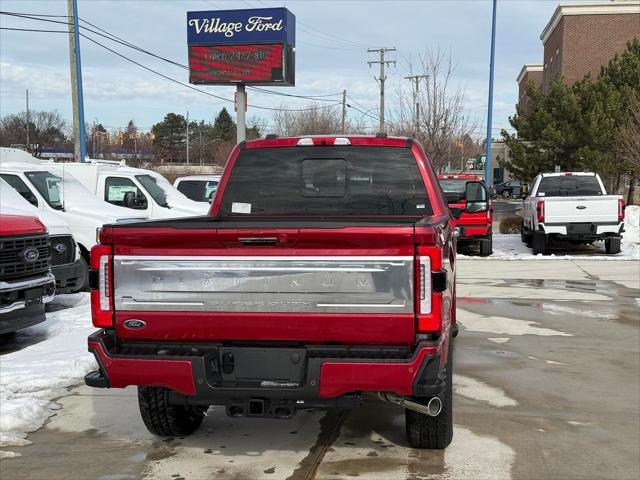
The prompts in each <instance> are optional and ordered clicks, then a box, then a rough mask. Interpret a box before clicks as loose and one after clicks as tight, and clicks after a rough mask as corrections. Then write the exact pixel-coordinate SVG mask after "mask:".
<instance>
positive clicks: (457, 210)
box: [449, 208, 462, 220]
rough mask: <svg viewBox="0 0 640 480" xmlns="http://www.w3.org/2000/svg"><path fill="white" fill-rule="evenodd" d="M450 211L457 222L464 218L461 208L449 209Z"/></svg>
mask: <svg viewBox="0 0 640 480" xmlns="http://www.w3.org/2000/svg"><path fill="white" fill-rule="evenodd" d="M449 211H450V212H451V216H452V217H453V218H455V219H456V220H459V219H460V217H461V216H462V209H461V208H449Z"/></svg>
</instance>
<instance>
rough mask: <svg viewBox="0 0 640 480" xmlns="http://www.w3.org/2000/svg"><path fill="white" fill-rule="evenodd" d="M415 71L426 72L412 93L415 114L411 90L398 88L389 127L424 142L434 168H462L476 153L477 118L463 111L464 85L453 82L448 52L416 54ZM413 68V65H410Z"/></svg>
mask: <svg viewBox="0 0 640 480" xmlns="http://www.w3.org/2000/svg"><path fill="white" fill-rule="evenodd" d="M419 58H420V63H419V73H420V74H421V75H427V78H426V79H424V80H423V81H422V82H421V83H420V87H421V88H420V90H419V93H418V95H417V97H415V99H416V100H417V103H418V105H419V114H418V121H417V122H416V118H415V110H416V107H415V103H414V94H413V92H412V93H409V94H407V92H406V90H404V89H401V90H400V91H399V97H400V102H399V103H400V108H399V109H398V111H397V112H396V114H395V119H394V121H393V124H392V125H391V128H390V130H391V131H392V132H393V133H396V134H401V135H413V136H414V137H416V138H417V139H418V140H419V141H420V142H421V143H422V145H423V146H424V148H425V150H426V152H427V155H428V156H429V158H430V160H431V162H432V163H433V166H434V168H435V169H436V171H442V170H443V168H444V167H445V166H447V165H448V166H449V167H450V168H451V169H452V170H460V169H461V168H462V169H464V168H465V165H464V164H465V160H466V159H467V158H470V157H472V156H474V155H476V154H477V152H478V150H479V147H478V144H477V143H476V142H475V141H473V136H474V133H475V131H476V130H477V127H478V125H477V122H476V121H474V120H473V119H472V118H471V117H470V116H469V115H467V114H466V113H465V108H464V97H465V88H464V86H462V85H460V84H457V85H456V84H454V78H453V74H454V71H455V64H454V62H453V61H452V58H451V53H450V52H449V53H447V52H444V51H442V50H440V49H439V48H438V49H436V50H427V51H426V53H425V54H423V55H420V56H419ZM411 70H412V72H413V68H411Z"/></svg>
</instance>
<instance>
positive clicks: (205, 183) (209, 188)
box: [173, 175, 220, 203]
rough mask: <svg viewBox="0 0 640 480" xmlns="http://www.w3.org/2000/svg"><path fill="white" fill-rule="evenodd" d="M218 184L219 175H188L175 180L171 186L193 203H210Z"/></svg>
mask: <svg viewBox="0 0 640 480" xmlns="http://www.w3.org/2000/svg"><path fill="white" fill-rule="evenodd" d="M219 183H220V175H189V176H186V177H178V178H176V181H175V182H173V186H174V187H176V188H177V189H178V191H180V192H182V193H183V194H184V195H185V196H186V197H187V198H189V199H191V200H193V201H194V202H206V203H211V202H212V200H213V195H214V194H215V193H216V190H217V189H218V184H219Z"/></svg>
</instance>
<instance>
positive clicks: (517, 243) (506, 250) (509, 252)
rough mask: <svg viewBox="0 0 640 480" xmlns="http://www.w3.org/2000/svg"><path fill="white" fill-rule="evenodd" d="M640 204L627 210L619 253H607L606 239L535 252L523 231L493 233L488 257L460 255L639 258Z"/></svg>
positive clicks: (470, 257) (599, 258) (502, 258)
mask: <svg viewBox="0 0 640 480" xmlns="http://www.w3.org/2000/svg"><path fill="white" fill-rule="evenodd" d="M639 223H640V206H637V205H629V206H628V207H627V209H626V211H625V221H624V229H625V231H624V233H623V234H622V251H621V253H619V254H617V255H607V254H606V253H605V251H604V242H597V243H595V244H594V245H577V246H572V245H560V246H555V245H554V246H552V247H551V248H550V250H549V252H550V253H549V254H547V255H534V254H533V252H532V250H531V249H530V248H529V247H527V246H526V245H525V244H524V243H523V242H522V241H521V240H520V235H503V234H497V233H494V234H493V254H492V255H491V256H489V257H478V256H470V255H464V254H462V253H460V252H461V251H463V250H462V249H461V248H458V252H459V253H458V257H460V258H464V259H465V260H466V259H469V260H556V259H558V258H562V259H566V260H576V259H582V260H584V259H587V258H588V259H589V260H640V226H639Z"/></svg>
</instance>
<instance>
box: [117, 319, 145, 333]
mask: <svg viewBox="0 0 640 480" xmlns="http://www.w3.org/2000/svg"><path fill="white" fill-rule="evenodd" d="M122 323H123V324H124V326H125V328H128V329H130V330H140V329H141V328H144V327H146V326H147V322H145V321H144V320H138V319H137V318H131V319H129V320H125V321H124V322H122Z"/></svg>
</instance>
